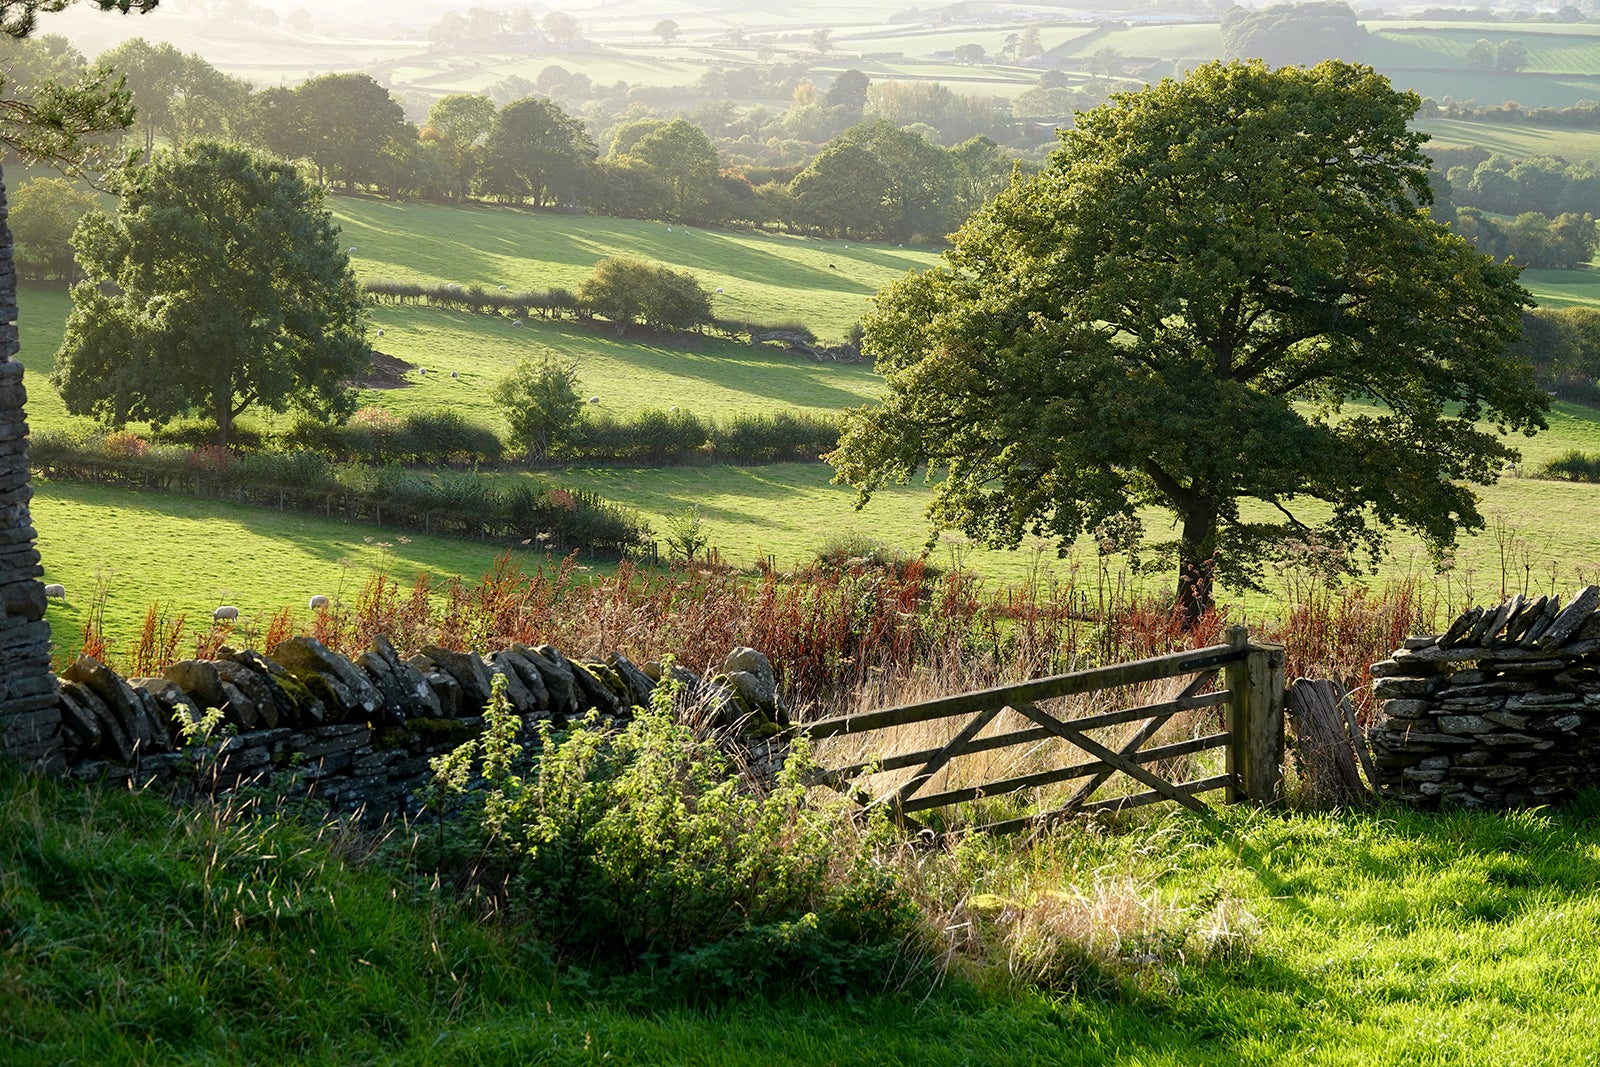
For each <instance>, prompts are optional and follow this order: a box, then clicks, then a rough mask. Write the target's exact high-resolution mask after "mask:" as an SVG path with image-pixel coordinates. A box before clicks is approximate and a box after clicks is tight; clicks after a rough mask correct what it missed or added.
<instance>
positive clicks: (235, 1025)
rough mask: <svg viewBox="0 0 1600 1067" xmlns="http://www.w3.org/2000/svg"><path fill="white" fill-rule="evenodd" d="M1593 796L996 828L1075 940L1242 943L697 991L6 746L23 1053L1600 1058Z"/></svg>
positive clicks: (981, 1060) (975, 1059) (735, 1060)
mask: <svg viewBox="0 0 1600 1067" xmlns="http://www.w3.org/2000/svg"><path fill="white" fill-rule="evenodd" d="M1596 810H1597V805H1596V801H1595V799H1594V798H1593V796H1590V797H1588V798H1586V799H1585V801H1584V802H1583V803H1581V804H1580V805H1579V806H1578V807H1576V808H1575V809H1572V810H1569V811H1566V812H1549V811H1542V810H1541V811H1535V812H1517V813H1510V814H1491V813H1475V814H1474V813H1455V814H1450V815H1443V816H1441V815H1434V814H1428V813H1417V812H1408V811H1403V810H1398V809H1393V808H1386V807H1385V808H1379V809H1377V810H1376V811H1372V812H1345V813H1334V814H1325V815H1306V814H1295V813H1283V814H1280V813H1273V814H1270V815H1269V814H1264V813H1261V812H1251V811H1246V810H1242V809H1233V810H1231V811H1227V812H1223V813H1221V815H1220V816H1219V817H1216V818H1210V819H1204V820H1202V819H1200V818H1197V817H1195V816H1193V815H1190V814H1189V813H1187V812H1181V811H1180V812H1176V813H1171V814H1165V815H1157V816H1155V817H1152V818H1149V819H1145V820H1139V821H1133V822H1130V823H1124V824H1122V825H1121V826H1119V827H1118V828H1117V829H1116V831H1115V832H1105V831H1103V830H1099V829H1092V828H1082V827H1079V826H1076V825H1068V826H1065V827H1063V828H1062V829H1061V830H1059V831H1057V832H1056V833H1054V834H1052V835H1050V837H1049V838H1047V839H1046V840H1045V841H1043V842H1041V843H1038V844H1036V845H1035V846H1033V847H1032V848H1027V849H1025V848H1022V847H1020V846H1019V845H1018V843H1017V842H1016V839H1008V840H1007V841H1006V842H1005V843H1004V844H1003V845H1001V846H992V847H990V848H988V849H987V850H984V849H978V850H969V854H970V855H972V856H973V857H975V858H976V859H981V861H982V862H981V864H980V863H979V862H976V860H975V861H974V862H973V863H971V864H970V865H969V868H968V869H967V870H965V871H962V872H961V873H959V874H954V873H953V876H952V878H951V880H952V882H953V883H954V886H955V887H959V888H965V887H969V886H970V889H971V891H973V892H991V893H999V894H1001V895H1011V896H1013V897H1020V898H1022V899H1023V900H1032V899H1034V896H1035V895H1036V894H1041V893H1044V892H1052V891H1053V892H1057V893H1061V894H1063V895H1064V896H1065V897H1066V898H1068V899H1080V900H1084V901H1088V902H1091V903H1090V904H1089V905H1085V907H1084V910H1085V911H1086V912H1088V915H1087V916H1086V917H1085V919H1084V920H1083V924H1084V927H1086V928H1085V929H1082V930H1079V929H1077V928H1074V927H1066V928H1064V929H1062V930H1060V931H1048V932H1046V933H1047V936H1048V935H1049V934H1051V933H1053V934H1054V936H1055V937H1057V938H1059V939H1060V943H1061V946H1062V947H1061V952H1062V956H1063V959H1064V960H1065V961H1066V962H1068V963H1069V964H1070V963H1071V962H1072V961H1074V960H1075V959H1076V957H1074V956H1073V950H1072V939H1073V938H1074V937H1080V938H1084V939H1085V940H1087V939H1088V937H1089V936H1090V934H1091V932H1092V933H1093V934H1096V935H1098V936H1099V937H1100V938H1102V939H1112V938H1116V937H1119V936H1124V935H1126V934H1128V933H1130V932H1131V931H1132V930H1136V929H1138V927H1139V924H1140V921H1141V920H1140V918H1139V916H1140V915H1141V914H1142V913H1144V912H1145V910H1146V909H1148V910H1149V911H1150V912H1153V913H1154V914H1156V915H1159V916H1163V917H1165V919H1166V921H1167V922H1168V923H1171V924H1172V925H1173V928H1174V929H1175V930H1176V931H1178V932H1179V934H1181V932H1182V931H1183V929H1184V928H1185V924H1188V925H1189V926H1194V925H1197V924H1198V923H1200V922H1203V921H1205V916H1206V915H1207V911H1206V909H1207V907H1208V906H1207V905H1206V904H1205V901H1207V900H1210V901H1213V902H1215V901H1217V900H1219V899H1222V900H1227V901H1229V902H1231V903H1232V905H1233V907H1232V908H1231V910H1230V911H1229V912H1228V913H1227V914H1228V916H1229V919H1228V921H1229V923H1230V929H1229V930H1228V931H1227V934H1228V936H1229V938H1230V941H1229V943H1230V944H1232V945H1234V946H1235V947H1234V948H1232V949H1231V950H1229V951H1223V952H1218V953H1216V954H1214V955H1213V956H1211V957H1210V958H1207V959H1205V960H1203V961H1202V960H1196V959H1191V958H1185V957H1184V956H1182V955H1176V956H1174V955H1173V954H1171V953H1170V952H1168V953H1165V954H1161V955H1155V954H1153V955H1152V957H1151V959H1148V960H1144V961H1142V962H1141V958H1140V957H1139V955H1138V949H1137V947H1136V946H1135V945H1134V944H1131V943H1130V944H1129V945H1127V946H1125V947H1124V948H1123V949H1121V950H1120V952H1121V953H1126V954H1127V955H1128V956H1129V957H1130V958H1129V960H1128V962H1126V963H1125V964H1124V965H1123V967H1124V973H1122V974H1121V975H1120V976H1116V977H1102V976H1099V975H1097V974H1096V973H1095V972H1093V971H1092V970H1091V971H1088V972H1086V973H1084V974H1083V982H1084V984H1083V986H1081V987H1079V988H1077V989H1073V988H1071V987H1067V988H1063V989H1061V990H1060V991H1041V990H1038V989H1035V988H1030V987H1027V986H1019V985H1015V984H1012V983H1011V982H1010V981H1009V979H1008V977H1007V974H1006V961H1005V959H1004V958H1003V957H1002V958H1000V959H998V960H990V961H989V962H988V964H987V965H986V966H983V965H980V966H979V967H978V968H976V969H968V970H958V971H957V972H956V973H955V974H953V975H952V977H951V978H950V979H949V980H948V981H946V982H945V983H944V984H942V985H940V986H937V987H935V988H932V989H931V990H930V989H928V988H927V987H926V986H925V985H918V986H916V987H914V988H909V989H902V988H894V987H890V988H882V987H879V988H863V989H859V990H856V991H855V992H854V993H853V994H852V995H850V996H849V997H818V996H809V995H803V994H797V993H785V992H783V991H781V990H775V991H763V992H760V993H757V994H754V995H749V996H745V997H739V998H733V999H731V1000H730V999H720V998H719V999H718V1000H717V1001H716V1002H714V1003H705V1002H704V1000H703V999H702V1000H701V1002H699V1003H696V1002H694V1001H693V1000H689V999H686V998H685V997H684V996H683V995H682V994H679V993H674V992H672V991H656V990H653V989H651V988H650V986H649V985H648V983H646V984H644V985H643V986H640V985H638V984H635V985H634V986H632V987H629V986H626V985H624V986H620V987H619V986H613V985H609V984H606V983H603V982H596V981H595V979H594V977H593V976H592V975H591V974H590V973H589V972H588V971H586V970H583V969H581V968H570V969H563V970H558V969H557V968H555V967H553V966H552V965H551V963H550V962H549V961H548V960H547V959H546V958H544V957H543V956H542V955H541V953H540V952H539V951H538V949H537V947H535V946H530V945H528V944H527V943H525V942H524V941H523V940H522V938H520V937H519V936H518V931H517V930H516V928H514V927H511V928H507V927H505V926H503V925H501V924H500V923H498V922H495V921H492V920H491V921H484V920H483V919H482V918H481V917H480V915H479V914H478V913H477V912H476V911H475V910H474V909H473V908H471V907H469V906H463V905H460V904H458V903H456V902H455V901H454V900H453V899H452V898H451V896H450V892H451V890H450V887H449V883H446V885H445V888H444V889H443V890H441V889H440V887H439V883H438V882H437V881H432V882H430V880H429V879H428V877H427V872H426V871H420V872H418V871H410V872H403V871H402V869H401V868H402V864H403V863H404V857H405V855H406V849H405V848H404V847H403V841H404V837H403V835H396V834H392V835H390V836H389V844H388V846H387V847H381V846H380V847H377V848H374V847H373V846H372V845H371V844H370V843H368V842H364V841H363V840H362V839H361V838H360V837H359V836H357V835H354V834H352V833H350V832H348V831H341V830H340V829H339V828H337V827H331V826H328V825H325V824H324V825H313V826H305V825H303V824H301V823H298V822H296V821H294V820H273V819H268V820H263V821H260V822H255V821H251V820H248V819H245V818H241V817H237V816H235V817H229V816H228V815H227V814H226V813H222V814H220V815H219V814H217V813H216V812H214V811H211V810H206V809H202V810H200V811H198V812H185V811H179V810H175V809H174V808H173V807H172V806H171V805H168V804H166V803H164V802H163V801H162V800H161V799H159V798H157V797H154V796H147V795H140V794H137V793H133V794H130V793H129V792H127V791H125V790H116V791H111V790H96V789H94V788H93V787H91V786H86V785H81V784H78V783H55V782H50V781H47V780H42V779H23V778H21V777H20V776H18V775H16V774H14V773H12V772H9V771H0V924H3V925H0V930H4V931H5V935H6V942H5V943H6V953H5V955H4V956H3V957H0V982H3V983H4V988H5V991H6V993H5V997H4V998H0V1028H3V1031H4V1033H5V1038H4V1043H3V1045H0V1047H3V1048H4V1049H5V1060H6V1062H7V1064H9V1065H14V1067H33V1065H40V1067H43V1065H49V1067H55V1065H57V1064H62V1063H91V1062H92V1063H97V1064H102V1065H105V1067H113V1065H121V1064H134V1063H156V1062H159V1063H221V1062H233V1063H239V1062H253V1063H287V1062H291V1061H293V1062H299V1063H309V1064H342V1063H420V1064H438V1065H446V1064H449V1065H455V1064H485V1065H487V1064H503V1063H513V1062H515V1063H523V1062H527V1063H539V1064H551V1065H569V1064H573V1065H575V1064H629V1065H640V1067H645V1065H648V1067H658V1065H695V1067H744V1065H752V1067H753V1065H757V1064H760V1065H767V1064H770V1063H772V1062H773V1061H774V1060H775V1059H776V1060H781V1061H782V1062H784V1063H789V1064H795V1065H811V1064H816V1065H819V1067H820V1065H829V1067H840V1065H852V1067H856V1065H859V1067H881V1065H906V1067H911V1065H917V1067H922V1065H928V1067H1018V1065H1024V1064H1040V1065H1043V1064H1060V1065H1064V1067H1076V1065H1094V1067H1113V1065H1116V1067H1180V1065H1181V1067H1236V1065H1241V1064H1245V1065H1276V1064H1284V1063H1306V1064H1314V1065H1318V1067H1347V1065H1348V1067H1357V1065H1359V1067H1371V1065H1384V1067H1388V1065H1394V1067H1399V1065H1402V1064H1403V1065H1408V1067H1409V1065H1437V1067H1444V1065H1450V1067H1544V1065H1548V1064H1567V1063H1571V1064H1579V1063H1592V1062H1595V1060H1596V1059H1597V1058H1600V1037H1597V1031H1600V963H1597V961H1596V956H1595V953H1594V945H1595V944H1596V941H1597V939H1600V898H1597V897H1596V895H1595V893H1594V891H1593V889H1594V885H1595V882H1596V880H1597V879H1600V833H1597V829H1596V827H1597V825H1600V823H1597V820H1596ZM927 862H928V864H929V865H932V864H935V863H938V862H939V860H938V858H937V857H935V858H933V859H930V860H928V861H927ZM945 866H946V867H952V868H953V867H956V865H955V864H953V863H947V864H945ZM1101 902H1103V904H1104V908H1103V910H1102V911H1089V908H1090V907H1092V906H1094V905H1097V904H1100V903H1101ZM1104 943H1105V942H1104V941H1102V945H1104ZM1111 943H1112V944H1113V945H1115V942H1114V941H1113V942H1111ZM1101 951H1102V952H1104V951H1106V950H1105V949H1104V948H1102V949H1101ZM1111 951H1112V952H1114V953H1115V952H1119V950H1118V949H1116V948H1113V949H1112V950H1111Z"/></svg>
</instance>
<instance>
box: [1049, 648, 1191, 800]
mask: <svg viewBox="0 0 1600 1067" xmlns="http://www.w3.org/2000/svg"><path fill="white" fill-rule="evenodd" d="M1216 676H1217V668H1215V667H1213V668H1211V669H1210V670H1209V671H1206V672H1204V673H1202V674H1199V675H1196V676H1195V678H1194V680H1193V681H1191V682H1190V683H1189V684H1188V685H1186V686H1184V687H1183V692H1181V693H1179V694H1178V695H1177V696H1176V697H1174V698H1173V700H1172V702H1173V703H1174V704H1176V705H1178V706H1177V707H1176V708H1174V709H1173V710H1172V711H1169V712H1167V713H1166V714H1164V715H1156V716H1154V717H1152V718H1150V719H1148V720H1146V721H1145V724H1144V725H1143V726H1141V727H1139V729H1138V730H1137V731H1136V732H1135V733H1134V735H1133V736H1132V737H1131V738H1129V739H1128V743H1127V744H1125V745H1123V746H1122V749H1121V755H1124V756H1131V755H1133V754H1134V753H1135V752H1137V751H1139V749H1141V748H1142V747H1144V743H1145V742H1146V741H1148V740H1150V739H1151V738H1152V737H1154V736H1155V733H1156V731H1157V730H1159V729H1161V728H1162V727H1163V726H1165V725H1166V724H1167V720H1169V719H1171V718H1172V717H1173V716H1174V715H1176V714H1178V712H1180V711H1185V710H1187V708H1186V707H1185V705H1187V704H1188V702H1189V701H1190V700H1192V699H1193V698H1194V697H1195V696H1196V695H1197V694H1198V693H1199V692H1200V690H1202V689H1204V688H1205V687H1206V686H1207V685H1208V684H1210V683H1211V681H1212V680H1213V679H1215V678H1216ZM1114 773H1116V772H1115V771H1114V770H1112V768H1110V767H1107V768H1106V769H1105V770H1103V771H1098V772H1096V773H1095V776H1094V777H1093V778H1091V779H1089V781H1088V782H1086V783H1084V784H1083V785H1082V786H1079V787H1078V789H1077V791H1076V792H1074V793H1073V794H1072V796H1071V798H1070V799H1069V800H1068V801H1067V802H1066V803H1065V804H1063V805H1062V807H1063V808H1075V807H1077V806H1078V805H1079V804H1082V803H1083V802H1084V801H1086V800H1088V799H1089V798H1090V797H1091V796H1093V795H1094V791H1095V790H1096V789H1099V788H1100V787H1101V786H1102V785H1104V784H1105V780H1106V779H1107V778H1110V777H1111V776H1112V775H1113V774H1114Z"/></svg>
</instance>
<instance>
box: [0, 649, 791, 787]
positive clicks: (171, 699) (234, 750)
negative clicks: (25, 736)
mask: <svg viewBox="0 0 1600 1067" xmlns="http://www.w3.org/2000/svg"><path fill="white" fill-rule="evenodd" d="M46 662H47V664H48V658H47V661H46ZM672 672H673V678H674V679H675V680H677V681H680V682H682V683H683V687H682V690H681V696H680V697H679V701H680V709H681V710H682V711H683V712H684V713H685V714H691V715H694V716H695V717H696V718H697V719H698V720H699V721H701V722H703V723H705V724H707V725H710V726H714V727H718V728H720V729H722V730H723V731H725V733H726V735H727V736H729V737H730V738H736V739H738V743H739V744H740V746H741V748H742V753H741V754H742V756H743V757H744V761H745V762H746V763H747V764H748V765H749V766H750V767H751V768H752V769H753V770H755V771H756V773H758V774H760V775H763V776H771V775H773V774H775V773H776V770H777V768H778V766H779V765H780V764H781V762H782V759H783V757H784V755H785V749H784V746H783V745H782V743H781V742H780V741H779V740H778V739H777V736H776V735H778V733H779V732H780V731H781V729H782V727H783V726H784V725H787V723H788V716H787V712H786V711H785V709H784V707H783V704H782V701H781V700H780V699H779V697H778V693H777V686H776V677H775V675H774V673H773V670H772V666H771V664H770V663H768V661H767V659H766V657H765V656H763V655H761V654H760V653H759V652H756V651H754V650H753V649H747V648H740V649H735V650H734V651H733V652H732V653H731V654H730V655H729V656H728V657H727V660H726V662H725V663H724V665H723V670H722V671H721V672H720V673H718V674H716V675H714V676H713V677H711V678H709V679H704V678H701V677H699V676H697V675H695V674H694V673H693V672H691V671H687V670H684V669H683V668H681V667H674V668H672ZM496 677H502V678H504V679H505V681H504V683H503V685H504V694H505V697H506V699H507V701H508V702H509V704H510V707H511V710H512V712H513V713H514V714H516V715H517V716H519V717H520V718H521V719H522V722H523V733H524V736H525V738H531V735H533V734H534V733H535V730H536V725H535V724H537V723H539V722H541V721H550V722H551V724H552V725H553V726H554V727H555V728H558V729H559V728H563V727H565V726H567V725H569V724H571V723H574V722H577V721H579V720H587V719H588V718H589V716H591V715H592V716H594V717H595V718H596V720H597V721H598V723H599V725H601V726H603V727H605V726H612V727H614V726H617V725H619V724H622V723H625V722H626V721H627V720H628V719H630V718H632V716H633V715H634V712H635V709H636V708H639V707H643V706H647V705H649V703H650V701H651V698H652V695H653V694H654V692H655V690H656V687H657V686H658V685H659V684H660V681H661V667H660V665H659V664H644V665H636V664H634V663H633V662H632V661H631V660H629V659H628V658H627V657H626V656H624V655H621V654H620V653H612V654H611V655H608V656H606V657H604V658H603V659H600V658H596V659H569V658H568V657H566V656H564V655H562V653H561V652H560V651H558V650H556V649H554V648H552V647H550V646H549V645H544V646H541V647H539V648H531V647H529V646H527V645H520V644H519V645H513V646H511V647H510V648H507V649H502V650H500V651H498V652H495V653H493V654H491V655H489V656H487V657H485V656H480V655H479V654H478V653H475V652H459V651H453V650H450V649H444V648H437V647H431V648H426V649H423V650H422V651H421V652H420V653H418V654H416V655H413V656H401V655H400V653H399V652H398V651H397V650H396V649H395V647H394V646H393V645H392V644H391V643H390V642H389V641H388V639H387V638H384V637H381V636H380V637H378V638H377V639H375V640H374V641H373V642H372V645H371V647H370V648H368V649H367V650H366V651H365V652H362V653H361V654H360V655H358V656H356V657H355V658H354V659H353V660H351V659H346V658H345V657H344V656H341V655H339V654H337V653H335V652H333V651H331V650H330V649H328V648H327V647H325V646H324V645H323V644H321V643H320V642H319V641H317V640H315V639H314V638H310V637H295V638H291V639H289V640H287V641H284V642H283V643H282V644H280V645H278V647H277V648H275V649H273V650H272V653H271V655H270V656H268V655H263V654H262V653H260V652H256V651H251V650H231V649H223V650H222V651H221V652H220V653H219V654H218V657H217V658H216V659H211V660H184V661H181V662H179V663H175V664H173V665H172V666H171V667H170V668H168V669H167V670H166V671H165V672H164V673H163V674H162V676H161V677H159V678H132V679H125V678H122V677H120V676H119V675H118V674H117V673H116V672H115V671H113V670H111V669H110V668H109V667H107V666H106V665H105V664H103V663H100V662H99V661H97V660H94V659H92V658H89V657H80V658H79V659H78V660H77V662H75V663H74V664H72V666H70V667H69V668H67V669H66V670H65V671H63V672H62V673H61V677H60V684H59V687H56V686H55V685H54V683H53V682H52V692H51V694H50V705H49V710H50V711H51V712H52V713H53V714H54V716H55V719H54V721H55V723H56V724H57V728H56V729H55V731H54V733H53V734H52V735H50V736H49V737H47V738H44V739H43V740H40V741H37V742H35V743H32V744H29V745H27V746H21V747H15V748H13V747H7V748H6V749H5V750H4V754H5V755H9V756H11V757H12V758H15V759H23V760H27V761H30V762H33V763H36V764H42V765H44V766H46V767H49V768H51V769H54V770H56V771H58V772H63V773H66V774H68V775H71V776H72V777H75V778H80V779H86V780H97V781H98V780H111V781H126V782H130V783H138V784H147V783H151V782H157V783H160V782H172V783H181V782H183V781H184V780H186V779H187V780H191V781H192V782H193V783H194V784H195V785H197V786H199V787H202V788H204V789H206V790H215V791H227V790H232V789H236V788H239V787H241V786H246V785H252V784H258V783H263V782H266V781H269V780H271V781H272V782H273V783H274V787H275V788H280V789H284V790H285V791H287V792H290V793H299V794H306V795H309V796H311V797H313V798H317V799H320V800H322V801H325V802H326V803H328V804H329V805H330V806H331V807H332V808H333V809H334V810H336V811H355V810H365V811H367V812H369V813H399V812H407V813H412V812H415V811H417V810H419V808H420V806H421V802H420V798H419V788H420V787H421V786H422V785H424V784H425V783H426V782H427V780H428V777H429V774H430V771H429V761H430V760H431V759H432V758H433V757H434V756H437V755H439V754H441V753H443V752H447V751H449V750H451V749H453V748H455V747H456V746H457V745H459V744H460V743H461V742H463V741H465V740H467V739H468V738H471V737H473V736H476V735H477V734H478V733H479V732H480V731H481V729H482V727H483V712H484V708H485V706H486V705H487V703H488V701H489V699H490V694H491V692H492V689H493V686H494V683H495V679H496ZM208 709H216V711H217V713H218V714H215V715H213V716H212V718H211V721H209V722H208V721H207V720H206V713H207V711H208Z"/></svg>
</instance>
